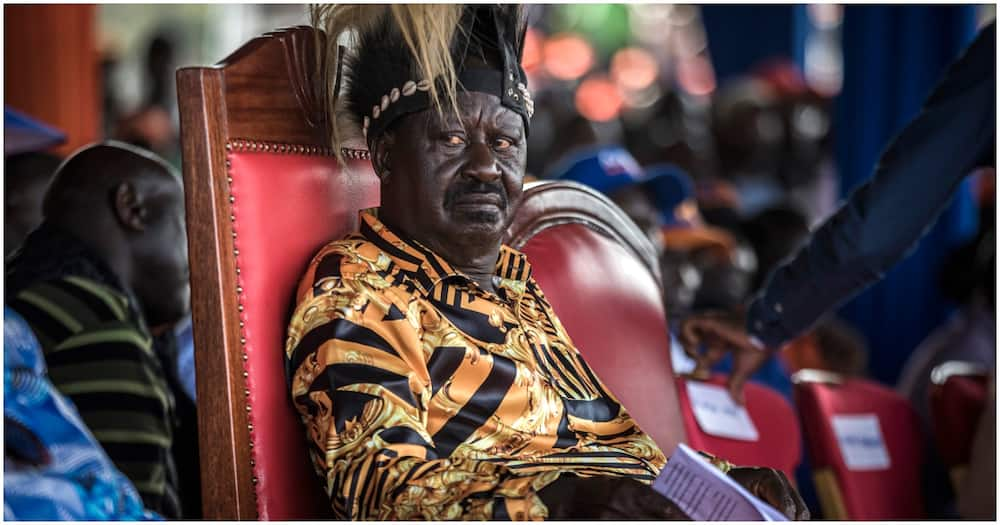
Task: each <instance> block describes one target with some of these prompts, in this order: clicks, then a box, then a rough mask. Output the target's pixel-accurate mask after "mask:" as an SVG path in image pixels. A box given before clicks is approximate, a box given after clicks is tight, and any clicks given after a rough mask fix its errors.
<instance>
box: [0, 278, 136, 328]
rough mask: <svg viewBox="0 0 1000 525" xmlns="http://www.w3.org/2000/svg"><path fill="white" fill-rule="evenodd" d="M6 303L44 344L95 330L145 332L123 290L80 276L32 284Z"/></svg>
mask: <svg viewBox="0 0 1000 525" xmlns="http://www.w3.org/2000/svg"><path fill="white" fill-rule="evenodd" d="M9 303H10V306H11V307H12V308H13V309H14V310H15V311H17V312H18V313H19V314H20V315H21V316H22V317H23V318H24V319H25V320H26V321H27V322H28V324H29V325H31V327H32V330H34V332H35V333H36V335H37V336H38V337H39V339H40V340H42V341H43V343H45V342H48V343H52V342H56V341H61V340H64V339H66V338H67V337H69V336H72V335H76V334H79V333H81V332H87V331H91V330H94V329H98V328H107V329H111V328H116V329H121V328H127V327H133V328H134V329H135V331H136V332H143V331H144V330H143V329H142V325H141V323H139V322H138V321H137V320H136V319H134V317H135V316H134V315H133V312H132V311H131V309H130V307H129V299H128V297H127V296H126V295H125V294H124V293H123V292H122V291H120V290H118V289H116V288H114V287H112V286H109V285H107V284H105V283H102V282H99V281H96V280H93V279H89V278H86V277H82V276H74V275H69V276H63V277H58V278H54V279H47V280H40V281H37V282H34V283H32V284H30V285H28V286H26V287H24V288H22V289H21V290H20V291H18V292H17V294H15V296H14V297H13V298H11V299H10V300H9Z"/></svg>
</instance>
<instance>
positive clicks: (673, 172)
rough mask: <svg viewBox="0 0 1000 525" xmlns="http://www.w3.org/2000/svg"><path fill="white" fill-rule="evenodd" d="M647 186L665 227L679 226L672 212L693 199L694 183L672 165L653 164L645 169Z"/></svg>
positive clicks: (677, 219) (682, 171)
mask: <svg viewBox="0 0 1000 525" xmlns="http://www.w3.org/2000/svg"><path fill="white" fill-rule="evenodd" d="M646 176H647V177H648V182H647V185H648V186H649V187H650V189H652V193H653V198H654V200H655V201H656V202H655V204H656V208H657V209H658V210H660V213H661V214H662V216H663V223H664V224H666V225H677V224H679V218H678V217H677V215H676V214H675V213H674V210H675V209H676V208H677V207H678V206H680V205H681V204H682V203H684V202H685V201H688V200H690V199H693V198H694V183H693V182H692V181H691V177H689V176H688V174H687V173H686V172H685V171H684V170H682V169H681V168H680V167H678V166H676V165H674V164H654V165H652V166H648V167H647V168H646Z"/></svg>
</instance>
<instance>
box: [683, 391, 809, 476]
mask: <svg viewBox="0 0 1000 525" xmlns="http://www.w3.org/2000/svg"><path fill="white" fill-rule="evenodd" d="M687 381H688V380H687V379H684V378H677V395H678V396H679V397H680V402H681V413H682V414H683V415H684V427H685V429H686V430H687V437H688V445H690V446H691V447H692V448H694V449H696V450H702V451H705V452H708V453H709V454H714V455H716V456H719V457H721V458H723V459H725V460H727V461H729V462H731V463H733V464H735V465H752V466H758V467H771V468H774V469H778V470H781V471H782V472H784V473H785V476H787V477H788V479H789V480H794V479H795V468H796V467H797V466H798V464H799V458H800V457H801V454H802V429H801V428H800V427H799V418H798V416H797V415H796V414H795V409H794V408H792V405H791V404H790V403H789V402H788V401H786V400H785V398H784V397H782V396H781V394H779V393H778V392H776V391H775V390H773V389H771V388H768V387H766V386H764V385H760V384H757V383H747V384H746V387H745V389H744V391H743V392H744V395H745V396H746V409H747V412H749V413H750V419H751V420H752V421H753V424H754V426H755V427H756V428H757V433H758V435H759V437H758V439H757V441H741V440H738V439H731V438H725V437H718V436H713V435H710V434H706V433H705V432H704V431H702V430H701V427H699V426H698V421H697V420H696V419H695V416H694V411H693V410H692V409H691V401H690V399H689V398H688V392H687ZM707 382H708V383H710V384H713V385H720V386H724V385H725V384H726V376H724V375H715V376H713V377H712V378H711V379H710V380H708V381H707Z"/></svg>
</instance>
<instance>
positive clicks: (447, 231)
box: [379, 92, 527, 259]
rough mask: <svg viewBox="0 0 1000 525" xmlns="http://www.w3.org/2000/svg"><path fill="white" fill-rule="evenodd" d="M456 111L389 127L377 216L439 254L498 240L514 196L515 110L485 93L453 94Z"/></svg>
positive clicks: (520, 127)
mask: <svg viewBox="0 0 1000 525" xmlns="http://www.w3.org/2000/svg"><path fill="white" fill-rule="evenodd" d="M458 115H459V117H460V118H457V117H456V115H455V114H454V112H452V111H447V110H446V111H444V114H443V115H441V116H439V115H438V113H437V112H436V111H434V110H425V111H422V112H420V113H415V114H413V115H410V116H407V117H404V118H403V119H401V120H400V121H399V122H398V124H397V125H396V127H395V129H394V130H393V131H392V135H393V136H392V138H391V140H390V145H389V146H388V152H389V153H388V158H387V160H386V166H387V167H388V173H387V174H383V175H384V180H383V183H382V206H381V208H380V210H379V216H380V218H381V219H382V220H383V221H385V222H386V223H388V224H390V225H391V226H393V227H394V228H397V229H399V230H401V231H402V232H403V233H404V234H406V235H407V236H409V237H412V238H415V239H416V240H418V241H420V242H421V243H423V244H425V245H427V246H428V247H429V248H431V249H433V250H435V251H437V252H438V253H441V254H442V255H443V256H445V258H446V259H447V258H448V255H449V254H451V255H454V254H455V253H456V252H455V251H454V248H455V247H456V246H460V245H467V246H482V245H483V244H484V243H493V242H496V243H499V242H500V239H501V238H502V237H503V233H504V230H505V229H506V228H507V225H508V224H509V222H510V220H511V218H512V217H513V216H514V213H515V211H516V210H517V208H518V205H519V204H520V202H521V185H522V181H523V177H524V167H525V159H526V154H527V148H526V146H525V144H526V137H525V133H524V123H523V121H522V119H521V116H520V115H518V114H517V113H515V112H514V111H511V110H510V109H507V108H505V107H503V106H502V105H501V103H500V99H499V98H498V97H496V96H494V95H488V94H485V93H478V92H474V93H460V94H459V95H458Z"/></svg>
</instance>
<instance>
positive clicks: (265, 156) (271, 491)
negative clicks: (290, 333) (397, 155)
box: [177, 28, 378, 520]
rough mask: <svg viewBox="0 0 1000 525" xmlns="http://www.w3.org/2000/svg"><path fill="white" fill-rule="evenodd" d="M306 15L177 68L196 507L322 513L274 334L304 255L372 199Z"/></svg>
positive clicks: (347, 226) (374, 187) (372, 185)
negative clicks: (332, 128)
mask: <svg viewBox="0 0 1000 525" xmlns="http://www.w3.org/2000/svg"><path fill="white" fill-rule="evenodd" d="M315 44H316V41H315V33H314V32H313V30H312V29H311V28H295V29H289V30H281V31H275V32H273V33H268V34H266V35H264V36H262V37H259V38H256V39H254V40H252V41H250V42H248V43H247V44H246V45H244V46H243V47H241V48H240V49H239V50H237V51H236V52H235V53H233V54H232V55H230V56H229V57H228V58H226V59H225V60H223V61H221V62H219V63H218V64H217V65H215V66H213V67H196V68H185V69H182V70H180V71H178V73H177V95H178V99H179V103H180V113H181V141H182V143H183V160H184V162H183V164H184V186H185V193H186V201H187V202H186V206H187V228H188V245H189V248H190V262H191V282H192V287H191V293H192V297H191V299H192V310H193V312H192V314H193V320H194V339H195V349H196V356H195V364H196V369H197V390H198V427H199V428H198V430H199V443H200V449H201V478H202V500H203V507H204V517H205V518H206V519H223V520H235V519H278V520H288V519H308V518H314V519H315V518H322V517H326V516H329V515H330V514H331V513H330V512H329V510H328V508H329V507H328V503H327V500H326V497H325V495H324V494H323V491H322V490H321V488H320V487H321V485H320V480H319V478H318V477H316V475H315V474H314V473H313V471H312V467H311V465H310V463H309V460H308V456H307V452H306V438H305V432H304V430H302V425H301V423H300V422H299V418H298V415H297V414H296V413H295V411H294V409H293V408H292V405H291V401H290V400H289V398H288V394H287V389H286V384H285V375H284V363H283V355H284V339H285V330H286V327H287V322H288V317H289V314H290V308H291V306H292V304H291V303H292V300H293V296H294V291H295V287H296V286H297V284H298V280H299V278H300V277H301V274H302V272H303V271H305V268H306V266H307V264H308V263H309V259H310V258H311V257H312V256H313V254H315V252H316V251H317V250H318V249H319V248H320V247H321V246H322V245H323V244H325V243H326V242H328V241H329V240H331V239H334V238H337V237H341V236H343V235H344V234H346V233H347V232H349V231H350V230H352V229H354V228H355V227H356V224H357V212H358V210H359V209H362V208H367V207H372V206H377V205H378V181H377V179H376V178H375V176H374V174H373V173H372V172H371V167H370V164H369V163H368V162H358V163H355V164H354V165H352V169H348V170H341V169H340V168H339V167H338V165H337V162H336V160H335V158H334V157H333V156H332V154H331V152H330V151H329V150H328V149H327V148H326V145H327V140H326V133H325V122H324V120H323V117H322V115H323V112H322V111H321V100H320V96H319V94H317V93H316V92H315V91H314V90H313V89H312V85H311V84H310V83H309V82H308V81H307V80H306V79H308V78H310V76H309V72H310V71H311V70H312V67H313V65H314V64H315V63H316V62H315V57H316V54H315V52H316V47H315Z"/></svg>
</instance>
